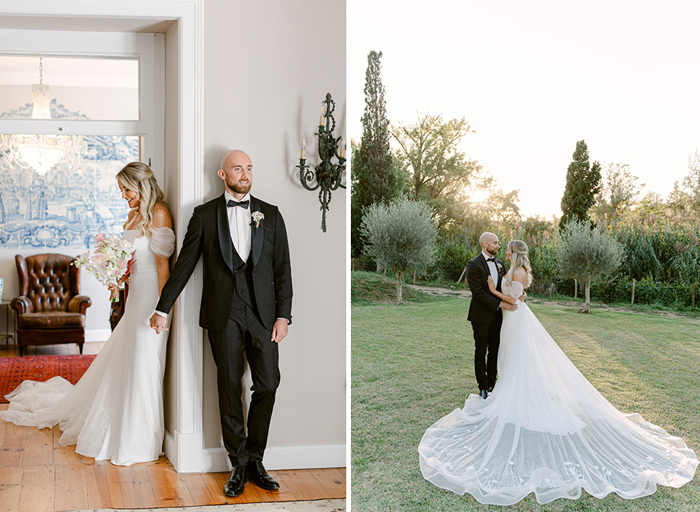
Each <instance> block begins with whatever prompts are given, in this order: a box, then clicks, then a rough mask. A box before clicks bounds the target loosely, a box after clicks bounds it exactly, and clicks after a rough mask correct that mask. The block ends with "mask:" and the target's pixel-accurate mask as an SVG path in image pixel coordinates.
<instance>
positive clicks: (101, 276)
mask: <svg viewBox="0 0 700 512" xmlns="http://www.w3.org/2000/svg"><path fill="white" fill-rule="evenodd" d="M95 240H97V245H96V246H95V250H94V251H93V253H92V254H90V252H89V251H87V252H85V253H83V254H81V255H80V256H78V258H77V259H76V261H75V262H74V263H73V264H74V265H75V266H76V267H78V268H82V269H84V270H87V271H88V272H90V273H91V274H94V275H95V277H97V280H98V281H99V282H100V283H102V284H103V285H105V286H109V285H111V284H114V285H117V286H118V285H119V284H121V283H122V282H123V280H124V279H125V278H126V277H128V275H129V272H130V271H131V263H132V262H133V255H134V251H135V250H136V248H135V247H134V244H132V243H131V242H129V241H128V240H124V239H123V238H121V237H120V236H117V235H110V236H109V237H107V236H105V234H104V233H100V234H98V235H95ZM110 300H111V301H112V302H118V301H119V296H118V295H117V297H116V298H112V299H110Z"/></svg>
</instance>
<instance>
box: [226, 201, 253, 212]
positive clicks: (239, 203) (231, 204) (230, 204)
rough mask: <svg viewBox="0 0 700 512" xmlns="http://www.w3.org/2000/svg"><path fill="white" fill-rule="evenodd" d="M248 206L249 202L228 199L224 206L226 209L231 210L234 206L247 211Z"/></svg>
mask: <svg viewBox="0 0 700 512" xmlns="http://www.w3.org/2000/svg"><path fill="white" fill-rule="evenodd" d="M249 204H250V201H234V200H233V199H229V200H228V202H227V203H226V206H227V207H228V208H233V207H234V206H240V207H241V208H245V209H246V210H247V209H248V205H249Z"/></svg>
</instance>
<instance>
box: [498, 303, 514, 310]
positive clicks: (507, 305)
mask: <svg viewBox="0 0 700 512" xmlns="http://www.w3.org/2000/svg"><path fill="white" fill-rule="evenodd" d="M499 307H500V308H501V309H505V310H506V311H515V310H516V309H518V306H517V305H516V304H511V303H510V302H506V301H501V305H500V306H499Z"/></svg>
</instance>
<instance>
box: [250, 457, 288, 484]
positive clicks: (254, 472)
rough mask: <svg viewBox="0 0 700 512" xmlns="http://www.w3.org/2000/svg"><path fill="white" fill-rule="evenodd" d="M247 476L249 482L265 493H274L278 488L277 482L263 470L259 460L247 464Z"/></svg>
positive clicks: (263, 467)
mask: <svg viewBox="0 0 700 512" xmlns="http://www.w3.org/2000/svg"><path fill="white" fill-rule="evenodd" d="M248 474H249V475H250V481H251V482H253V483H254V484H255V485H257V486H258V487H260V488H262V489H265V490H266V491H276V490H278V489H279V488H280V484H278V483H277V480H275V479H274V478H272V477H271V476H270V474H269V473H268V472H267V471H266V470H265V466H263V463H262V461H261V460H251V461H250V462H248Z"/></svg>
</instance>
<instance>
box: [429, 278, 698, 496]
mask: <svg viewBox="0 0 700 512" xmlns="http://www.w3.org/2000/svg"><path fill="white" fill-rule="evenodd" d="M503 293H505V294H510V295H511V296H513V297H516V298H517V297H519V296H520V295H521V294H522V284H520V283H518V282H517V281H514V282H513V283H512V285H511V286H510V287H509V286H508V285H507V283H506V282H505V281H504V284H503ZM498 369H499V380H498V381H497V383H496V386H495V387H494V390H493V393H492V394H491V395H489V397H488V398H487V399H486V400H484V399H482V398H481V397H479V396H478V395H469V397H468V398H467V400H466V402H465V404H464V408H463V409H455V410H454V411H453V412H452V413H450V414H448V415H447V416H445V417H444V418H442V419H440V420H439V421H437V422H436V423H435V424H434V425H433V426H431V427H430V428H429V429H428V430H427V431H426V432H425V434H424V436H423V439H422V440H421V442H420V446H419V448H418V452H419V458H420V468H421V471H422V473H423V476H424V478H425V479H427V480H428V481H430V482H432V483H433V484H435V485H437V486H438V487H441V488H444V489H448V490H450V491H453V492H455V493H457V494H460V495H461V494H464V493H467V492H468V493H470V494H471V495H473V496H474V497H475V498H476V499H477V501H479V502H480V503H484V504H494V505H511V504H513V503H516V502H518V501H520V500H522V499H523V498H524V497H525V496H527V495H528V494H530V493H533V492H534V493H535V497H536V499H537V501H538V502H539V503H548V502H550V501H552V500H555V499H557V498H570V499H577V498H579V497H580V495H581V489H585V490H586V492H588V493H589V494H591V495H592V496H595V497H597V498H602V497H604V496H606V495H607V494H609V493H611V492H615V493H617V494H618V495H620V496H621V497H623V498H626V499H632V498H639V497H642V496H647V495H650V494H653V493H654V492H655V491H656V485H657V484H659V485H665V486H670V487H680V486H682V485H684V484H685V483H687V482H689V481H691V480H692V479H693V475H694V474H695V469H696V468H697V466H698V458H697V456H696V454H695V452H694V451H693V450H691V449H689V448H688V447H687V446H686V444H685V442H684V441H683V440H682V439H681V438H679V437H674V436H671V435H670V434H668V433H667V432H666V431H664V430H663V429H662V428H660V427H658V426H656V425H653V424H651V423H648V422H646V421H644V419H643V418H642V417H641V416H640V415H638V414H629V415H626V414H623V413H621V412H620V411H618V410H617V409H616V408H615V407H613V406H612V405H611V404H610V403H609V402H608V401H607V400H606V399H605V398H604V397H603V396H602V395H601V394H600V393H599V392H598V391H597V390H596V389H595V388H594V387H593V386H592V385H591V384H590V383H589V382H588V381H587V380H586V378H585V377H584V376H583V375H582V374H581V372H579V371H578V370H577V369H576V367H575V366H574V365H573V363H572V362H571V361H570V360H569V358H568V357H566V355H565V354H564V352H563V351H562V350H561V349H560V348H559V346H558V345H557V344H556V343H555V342H554V340H553V339H552V338H551V336H550V335H549V334H548V333H547V331H546V330H545V329H544V327H543V326H542V324H541V323H540V322H539V321H538V320H537V318H536V317H535V315H534V314H533V313H532V311H531V310H530V308H529V307H528V306H527V304H525V303H522V302H518V309H517V310H516V311H513V312H510V311H504V312H503V326H502V328H501V341H500V348H499V352H498Z"/></svg>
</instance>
